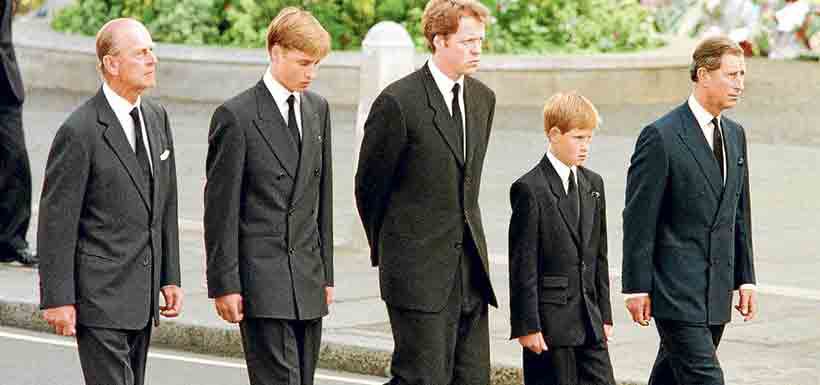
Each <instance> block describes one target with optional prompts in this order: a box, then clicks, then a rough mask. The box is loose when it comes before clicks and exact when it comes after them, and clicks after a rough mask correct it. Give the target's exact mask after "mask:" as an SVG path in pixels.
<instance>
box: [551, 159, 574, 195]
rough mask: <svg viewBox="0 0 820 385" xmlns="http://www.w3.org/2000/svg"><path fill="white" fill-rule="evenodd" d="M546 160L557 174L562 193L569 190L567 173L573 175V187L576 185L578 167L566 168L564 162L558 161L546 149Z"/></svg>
mask: <svg viewBox="0 0 820 385" xmlns="http://www.w3.org/2000/svg"><path fill="white" fill-rule="evenodd" d="M547 159H549V161H550V163H551V164H552V168H554V169H555V172H557V173H558V176H559V177H561V183H562V184H563V185H564V192H567V191H568V190H569V180H568V179H569V172H570V171H572V173H573V174H574V175H575V185H576V186H577V185H578V167H576V166H571V167H570V166H567V165H566V164H564V162H562V161H560V160H559V159H558V158H557V157H556V156H555V155H553V154H552V151H550V150H549V149H547Z"/></svg>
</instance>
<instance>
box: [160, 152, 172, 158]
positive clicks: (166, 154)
mask: <svg viewBox="0 0 820 385" xmlns="http://www.w3.org/2000/svg"><path fill="white" fill-rule="evenodd" d="M168 155H171V151H169V150H165V151H163V152H162V154H160V156H159V160H165V159H168Z"/></svg>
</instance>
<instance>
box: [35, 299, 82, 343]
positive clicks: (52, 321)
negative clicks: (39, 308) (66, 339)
mask: <svg viewBox="0 0 820 385" xmlns="http://www.w3.org/2000/svg"><path fill="white" fill-rule="evenodd" d="M43 319H44V320H46V322H48V324H49V325H51V326H52V327H53V328H54V332H55V333H57V334H59V335H61V336H73V335H75V334H77V308H76V307H74V305H63V306H60V307H53V308H51V309H45V310H43Z"/></svg>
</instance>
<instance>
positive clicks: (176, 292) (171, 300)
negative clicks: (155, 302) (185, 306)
mask: <svg viewBox="0 0 820 385" xmlns="http://www.w3.org/2000/svg"><path fill="white" fill-rule="evenodd" d="M160 291H161V292H162V297H163V298H164V299H165V306H160V307H159V314H162V316H164V317H168V318H174V317H176V316H178V315H179V313H181V312H182V297H183V293H182V288H180V287H179V286H176V285H168V286H164V287H162V288H161V289H160Z"/></svg>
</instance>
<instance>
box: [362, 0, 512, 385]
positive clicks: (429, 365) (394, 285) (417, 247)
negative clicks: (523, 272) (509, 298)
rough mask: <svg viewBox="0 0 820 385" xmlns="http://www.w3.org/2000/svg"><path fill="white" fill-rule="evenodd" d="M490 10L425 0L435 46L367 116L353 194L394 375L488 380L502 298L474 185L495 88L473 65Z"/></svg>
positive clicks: (425, 20) (413, 380)
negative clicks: (494, 313)
mask: <svg viewBox="0 0 820 385" xmlns="http://www.w3.org/2000/svg"><path fill="white" fill-rule="evenodd" d="M488 17H489V11H488V10H487V8H486V7H484V6H483V5H482V4H481V3H480V2H478V1H475V0H432V1H430V2H429V3H427V6H426V8H425V10H424V15H423V17H422V27H423V29H424V35H425V37H426V38H427V46H428V47H429V48H430V50H431V51H432V52H433V54H432V57H431V58H430V60H428V61H427V63H426V64H425V65H424V66H423V67H422V68H421V69H419V70H417V71H415V72H413V73H412V74H410V75H408V76H406V77H404V78H402V79H400V80H398V81H396V82H394V83H393V84H391V85H389V86H388V87H387V88H385V89H384V91H382V93H381V94H380V95H379V96H378V97H377V98H376V100H375V101H374V102H373V106H372V109H371V111H370V115H369V116H368V118H367V121H366V123H365V127H364V131H365V133H364V139H363V141H362V147H361V152H360V156H359V165H358V171H357V172H356V202H357V205H358V209H359V215H360V217H361V219H362V223H363V225H364V229H365V233H366V235H367V239H368V241H369V244H370V257H371V261H372V263H373V265H374V266H379V284H380V289H381V296H382V299H383V300H384V301H385V303H386V304H387V311H388V315H389V316H390V326H391V328H392V331H393V341H394V345H395V348H394V351H393V360H392V364H391V369H390V373H391V374H392V375H393V378H392V380H391V384H424V385H430V384H435V385H446V384H487V383H489V381H490V347H489V327H488V322H487V308H488V304H489V305H493V306H496V307H497V306H498V304H497V301H496V297H495V293H494V292H493V289H492V285H491V283H490V276H489V268H488V259H487V246H486V241H485V238H484V229H483V226H482V223H481V212H480V209H479V207H478V192H479V187H480V185H481V171H482V168H483V165H484V155H485V153H486V151H487V143H488V141H489V139H490V128H491V126H492V121H493V113H494V111H495V94H494V93H493V91H492V90H490V89H489V88H487V86H485V85H484V84H482V83H481V82H480V81H478V80H476V79H474V78H472V77H471V76H470V75H472V74H473V73H475V72H476V70H477V69H478V66H479V63H480V59H481V48H482V47H481V46H482V42H483V40H484V36H485V26H486V24H487V20H488Z"/></svg>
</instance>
